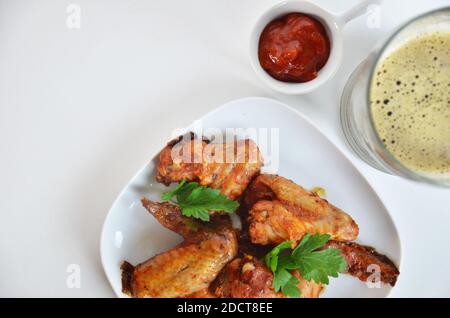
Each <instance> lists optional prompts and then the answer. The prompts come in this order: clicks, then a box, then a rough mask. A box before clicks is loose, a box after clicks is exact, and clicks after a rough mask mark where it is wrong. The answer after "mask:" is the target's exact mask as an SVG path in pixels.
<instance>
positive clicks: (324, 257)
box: [264, 234, 347, 297]
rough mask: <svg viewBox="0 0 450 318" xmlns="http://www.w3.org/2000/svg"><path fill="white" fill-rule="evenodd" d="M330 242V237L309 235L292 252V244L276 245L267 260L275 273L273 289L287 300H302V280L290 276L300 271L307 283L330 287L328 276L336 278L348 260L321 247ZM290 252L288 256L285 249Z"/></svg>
mask: <svg viewBox="0 0 450 318" xmlns="http://www.w3.org/2000/svg"><path fill="white" fill-rule="evenodd" d="M329 239H330V235H328V234H323V235H320V234H314V235H311V234H306V235H305V236H304V237H303V239H302V241H301V242H300V244H298V246H297V247H296V248H295V249H294V250H292V249H291V247H292V242H291V241H286V242H283V243H281V244H279V245H277V246H276V247H275V248H274V249H272V251H270V252H269V253H268V254H267V255H266V256H265V258H264V260H265V262H266V265H267V267H269V268H270V270H271V271H272V272H273V288H274V290H275V292H278V291H280V290H281V292H282V293H283V294H284V295H286V296H288V297H300V295H301V291H300V289H299V288H298V287H297V285H298V283H299V281H298V279H297V278H296V277H295V276H294V275H293V274H292V273H291V271H292V270H297V271H298V272H299V273H300V275H301V276H302V277H303V278H304V279H306V280H307V281H311V280H314V281H315V282H316V283H319V284H326V285H328V283H329V280H328V277H329V276H332V277H337V276H338V273H342V272H343V271H344V270H345V268H346V267H347V262H346V261H345V258H344V257H343V256H342V255H341V251H340V250H339V249H334V248H327V249H323V250H319V249H320V248H322V247H323V246H324V245H325V244H326V243H327V242H328V240H329ZM288 249H289V250H290V251H289V253H287V251H286V250H288Z"/></svg>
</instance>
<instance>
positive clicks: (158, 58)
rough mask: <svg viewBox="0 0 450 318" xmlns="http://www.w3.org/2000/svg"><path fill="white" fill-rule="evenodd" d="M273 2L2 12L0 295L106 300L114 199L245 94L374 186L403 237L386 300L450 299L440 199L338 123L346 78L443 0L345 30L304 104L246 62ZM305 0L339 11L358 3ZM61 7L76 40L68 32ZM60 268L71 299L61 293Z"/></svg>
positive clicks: (443, 198) (420, 0) (60, 1)
mask: <svg viewBox="0 0 450 318" xmlns="http://www.w3.org/2000/svg"><path fill="white" fill-rule="evenodd" d="M277 2H279V1H276V0H242V1H240V0H239V1H238V0H231V1H230V0H195V1H194V0H191V1H182V0H174V1H164V0H158V1H157V0H151V1H146V0H139V1H131V0H128V1H126V0H122V1H118V0H114V1H112V0H72V1H65V0H46V1H44V0H31V1H25V0H23V1H22V0H0V213H1V216H0V228H1V230H0V254H1V257H0V296H13V297H21V296H40V297H53V296H61V297H94V296H95V297H112V296H114V294H113V292H112V290H111V288H110V286H109V284H108V282H107V280H106V277H105V275H104V273H103V269H102V267H101V263H100V256H99V238H100V231H101V227H102V223H103V220H104V218H105V216H106V214H107V212H108V209H109V208H110V206H111V204H112V202H113V200H114V199H115V197H116V196H117V195H118V193H119V192H120V190H121V189H122V187H123V186H124V185H125V184H126V183H127V181H128V180H129V179H130V178H131V177H132V176H133V175H134V173H135V172H136V171H137V170H138V169H139V168H140V167H141V166H142V165H143V164H144V163H145V162H146V161H147V160H148V159H149V158H151V156H152V155H153V154H154V153H156V152H157V151H158V150H159V149H160V147H161V146H162V145H163V144H164V143H165V142H166V141H167V139H168V138H169V136H170V134H171V132H172V130H173V129H174V128H175V127H182V126H185V125H186V124H189V123H190V122H191V121H192V120H194V119H195V118H196V117H199V116H200V115H202V114H204V113H205V112H208V111H210V110H212V109H214V108H215V107H217V106H219V105H221V104H223V103H224V102H227V101H230V100H233V99H236V98H240V97H246V96H266V97H272V98H275V99H278V100H280V101H283V102H285V103H287V104H289V105H291V106H293V107H295V108H297V109H298V110H300V111H301V112H303V113H304V114H306V115H307V116H308V117H309V118H311V119H312V120H313V121H314V122H315V123H317V124H318V125H319V127H321V129H322V130H323V132H324V133H325V134H326V135H327V136H328V137H329V138H330V139H331V140H332V141H333V142H334V143H336V144H337V145H338V146H339V147H340V148H341V149H343V150H344V152H345V153H346V154H347V155H348V157H349V158H350V159H351V160H352V161H353V162H354V163H355V164H356V166H357V167H358V168H359V169H360V171H361V172H362V173H363V174H364V175H365V176H366V177H367V179H368V180H369V182H370V183H371V184H372V185H373V187H374V189H375V190H376V191H377V192H378V194H379V195H380V196H381V198H382V200H383V201H384V202H385V204H386V206H387V208H388V209H389V210H390V212H391V214H392V217H393V219H394V221H395V223H396V225H397V228H398V230H399V232H400V237H401V243H402V250H403V255H402V267H401V275H400V279H399V281H398V285H397V287H396V288H395V289H394V291H393V293H392V296H398V297H416V296H425V297H428V296H434V297H439V296H446V297H449V296H450V275H448V268H449V262H450V248H449V247H448V241H449V240H450V190H445V189H439V188H434V187H429V186H426V185H421V184H416V183H412V182H409V181H405V180H401V179H399V178H397V177H393V176H389V175H386V174H383V173H380V172H378V171H375V170H374V169H372V168H370V167H368V166H367V165H366V164H364V163H362V162H361V161H360V160H359V159H358V158H356V157H355V156H354V155H353V154H352V153H350V152H349V150H348V148H347V147H346V145H345V143H344V139H343V136H342V133H341V130H340V125H339V120H338V110H339V108H338V105H339V99H340V95H341V92H342V88H343V86H344V84H345V82H346V79H347V77H348V76H349V74H350V72H351V71H352V70H353V69H354V67H355V66H356V65H357V64H358V63H359V62H360V61H361V60H362V59H364V57H365V56H366V55H367V54H368V52H369V51H370V50H371V48H372V47H373V46H374V45H375V44H376V42H377V41H379V40H380V39H382V38H385V37H387V36H388V35H389V33H390V32H391V31H392V30H393V29H394V28H395V27H396V26H398V25H399V24H401V23H403V22H405V21H406V20H408V19H409V18H410V17H412V16H414V15H417V14H419V13H422V12H425V11H427V10H431V9H433V8H436V7H441V6H444V5H450V1H449V0H433V1H430V0H416V1H401V0H386V1H385V2H384V4H383V6H382V7H381V10H382V11H381V27H380V28H375V29H373V28H367V26H366V19H365V18H364V17H363V18H359V19H358V20H355V21H353V22H351V23H350V24H349V25H348V27H347V28H346V29H345V41H346V46H345V52H344V60H343V65H342V67H341V69H340V71H339V72H338V74H337V75H336V76H335V77H334V78H333V79H332V80H331V81H330V82H329V83H327V84H326V85H325V86H324V87H322V88H321V89H320V90H318V91H316V92H313V93H311V94H308V95H304V96H283V95H281V94H277V93H274V92H272V91H270V90H269V89H268V88H266V87H265V86H264V85H263V84H262V83H261V82H260V81H259V80H258V79H257V78H256V75H255V74H254V73H253V71H252V69H251V67H250V64H249V60H248V52H247V48H248V35H249V31H250V28H251V27H252V24H253V22H254V21H255V19H256V18H257V17H258V16H259V15H260V14H261V13H262V12H263V11H264V10H265V9H266V8H267V7H269V6H270V5H272V4H274V3H277ZM317 2H318V3H320V4H322V5H323V6H326V7H328V8H330V9H332V10H335V11H340V10H343V9H345V8H348V7H349V6H351V5H352V4H354V3H356V2H357V1H356V0H340V1H333V0H320V1H319V0H318V1H317ZM70 3H76V4H78V5H79V6H80V8H81V28H80V29H69V28H67V26H66V18H67V13H66V8H67V5H69V4H70ZM350 195H351V194H350ZM70 264H77V265H79V266H80V269H81V286H80V288H68V287H67V284H66V280H67V277H68V275H69V274H68V273H67V268H68V266H69V265H70Z"/></svg>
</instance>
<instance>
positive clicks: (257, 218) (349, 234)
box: [244, 174, 359, 244]
mask: <svg viewBox="0 0 450 318" xmlns="http://www.w3.org/2000/svg"><path fill="white" fill-rule="evenodd" d="M244 204H245V206H247V207H248V208H249V209H250V211H249V217H248V224H249V233H250V237H251V240H252V242H253V243H257V244H272V243H280V242H283V241H287V240H290V241H295V242H298V241H299V240H301V239H302V238H303V236H304V235H305V234H306V233H311V234H314V233H320V234H329V235H331V237H332V239H336V240H342V241H351V240H354V239H356V237H357V236H358V232H359V230H358V225H357V224H356V223H355V221H354V220H353V219H352V218H351V217H350V216H349V215H348V214H346V213H345V212H343V211H342V210H340V209H338V208H336V207H335V206H333V205H332V204H330V203H328V201H326V200H324V199H322V198H320V197H319V196H318V195H317V194H315V193H313V192H311V191H307V190H305V189H304V188H302V187H301V186H299V185H297V184H295V183H294V182H292V181H290V180H288V179H286V178H283V177H279V176H276V175H268V174H262V175H260V176H258V177H257V178H256V179H255V180H254V181H253V182H252V183H251V184H250V186H249V188H248V189H247V191H246V193H245V198H244Z"/></svg>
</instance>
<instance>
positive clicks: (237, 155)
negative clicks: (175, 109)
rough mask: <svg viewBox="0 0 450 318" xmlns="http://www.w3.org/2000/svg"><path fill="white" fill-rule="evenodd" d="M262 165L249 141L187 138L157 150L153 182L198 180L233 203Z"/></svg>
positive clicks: (254, 145)
mask: <svg viewBox="0 0 450 318" xmlns="http://www.w3.org/2000/svg"><path fill="white" fill-rule="evenodd" d="M262 165H263V159H262V156H261V153H260V151H259V149H258V147H257V145H256V143H255V142H254V141H253V140H250V139H246V140H234V141H232V142H227V143H222V144H214V143H209V142H208V141H207V140H205V139H201V140H200V139H196V138H195V137H193V135H190V136H189V137H188V138H178V139H176V140H175V141H172V142H170V143H169V144H168V145H167V146H166V147H165V148H164V149H163V150H162V151H161V153H160V154H159V161H158V165H157V167H156V170H157V175H156V180H157V181H158V182H161V183H164V184H166V185H169V184H170V183H172V182H180V181H182V180H187V181H198V182H199V183H200V184H201V185H203V186H208V187H211V188H215V189H219V190H220V191H221V193H222V194H224V195H226V196H228V197H229V198H230V199H232V200H235V199H237V198H239V197H240V196H241V194H242V193H243V192H244V190H245V188H246V187H247V186H248V184H249V183H250V182H251V180H252V179H253V178H254V177H255V176H256V175H257V174H258V173H259V171H260V169H261V166H262Z"/></svg>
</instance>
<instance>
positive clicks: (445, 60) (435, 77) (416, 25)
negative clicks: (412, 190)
mask: <svg viewBox="0 0 450 318" xmlns="http://www.w3.org/2000/svg"><path fill="white" fill-rule="evenodd" d="M340 116H341V124H342V128H343V132H344V135H345V137H346V140H347V142H348V144H349V146H350V148H351V149H352V150H353V151H354V152H355V153H356V154H357V155H358V156H359V157H360V158H361V159H363V160H364V161H365V162H367V163H368V164H370V165H371V166H373V167H374V168H377V169H379V170H381V171H384V172H386V173H390V174H393V175H398V176H402V177H406V178H409V179H412V180H416V181H423V182H428V183H431V184H435V185H440V186H447V187H450V7H448V8H442V9H439V10H436V11H432V12H429V13H427V14H424V15H421V16H419V17H416V18H414V19H413V20H411V21H409V22H408V23H406V24H405V25H403V26H402V27H400V28H399V29H398V30H397V31H396V32H395V33H394V34H393V35H392V36H391V37H390V38H389V39H388V41H387V42H386V43H384V45H382V46H379V47H378V48H376V49H375V50H374V51H373V52H372V53H371V54H370V55H369V56H368V57H367V59H366V60H364V61H363V62H362V63H361V64H360V65H359V66H358V67H357V69H356V70H355V71H354V72H353V74H352V75H351V76H350V78H349V80H348V82H347V84H346V86H345V88H344V92H343V95H342V98H341V111H340Z"/></svg>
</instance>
